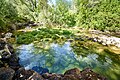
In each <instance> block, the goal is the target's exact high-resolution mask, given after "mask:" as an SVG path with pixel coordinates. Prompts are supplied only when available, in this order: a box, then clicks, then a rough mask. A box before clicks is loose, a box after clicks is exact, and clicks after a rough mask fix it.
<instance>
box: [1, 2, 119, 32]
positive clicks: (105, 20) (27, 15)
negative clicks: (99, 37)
mask: <svg viewBox="0 0 120 80" xmlns="http://www.w3.org/2000/svg"><path fill="white" fill-rule="evenodd" d="M52 1H53V0H10V1H8V0H1V1H0V11H1V12H0V28H1V30H2V29H3V28H5V26H9V24H10V23H11V24H13V23H15V22H16V21H18V20H19V21H20V20H21V19H23V18H24V19H29V20H32V21H35V22H42V23H44V24H45V25H44V26H47V27H50V26H54V27H55V26H56V25H57V26H62V27H73V26H78V27H81V28H88V29H89V28H92V29H99V30H102V31H104V30H110V31H118V30H120V15H119V14H120V5H119V4H120V1H119V0H54V1H53V2H52Z"/></svg>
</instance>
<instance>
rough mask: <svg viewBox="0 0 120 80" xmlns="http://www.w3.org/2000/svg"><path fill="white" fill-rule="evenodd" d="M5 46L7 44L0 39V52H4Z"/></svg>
mask: <svg viewBox="0 0 120 80" xmlns="http://www.w3.org/2000/svg"><path fill="white" fill-rule="evenodd" d="M5 45H6V42H5V41H4V40H1V39H0V50H3V49H4V47H5Z"/></svg>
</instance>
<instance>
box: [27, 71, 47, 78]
mask: <svg viewBox="0 0 120 80" xmlns="http://www.w3.org/2000/svg"><path fill="white" fill-rule="evenodd" d="M27 80H45V79H44V78H43V77H42V76H41V75H39V74H38V73H37V72H35V73H33V75H31V76H30V77H29V78H28V79H27Z"/></svg>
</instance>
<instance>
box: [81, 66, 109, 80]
mask: <svg viewBox="0 0 120 80" xmlns="http://www.w3.org/2000/svg"><path fill="white" fill-rule="evenodd" d="M81 80H107V79H106V78H105V77H103V76H100V75H99V74H97V73H95V72H93V71H92V70H91V69H90V68H86V69H84V70H83V71H81Z"/></svg>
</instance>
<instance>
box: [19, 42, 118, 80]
mask: <svg viewBox="0 0 120 80" xmlns="http://www.w3.org/2000/svg"><path fill="white" fill-rule="evenodd" d="M17 51H18V53H19V54H18V56H19V58H20V61H19V63H20V64H21V65H22V66H24V67H25V68H26V69H32V68H33V67H35V66H38V67H43V68H47V69H48V70H49V71H50V72H52V73H64V72H65V70H68V69H71V68H74V67H78V68H80V69H83V68H86V67H90V68H92V69H93V70H94V71H96V72H99V73H102V72H104V75H105V76H108V74H109V72H112V71H113V70H114V68H112V65H113V61H112V60H111V58H109V56H105V58H104V60H102V58H101V60H99V59H98V58H99V57H100V56H99V55H98V54H96V53H94V52H93V53H89V52H88V54H86V56H82V55H77V54H76V53H75V52H73V49H72V47H70V42H66V43H65V44H64V45H59V44H56V43H51V45H50V49H49V50H47V51H41V49H38V48H35V47H34V44H29V45H21V46H20V47H19V49H18V50H17ZM118 67H119V66H118ZM115 73H116V72H115ZM110 74H113V75H114V73H110ZM118 74H119V73H118ZM109 77H110V76H109ZM114 79H116V77H114Z"/></svg>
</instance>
